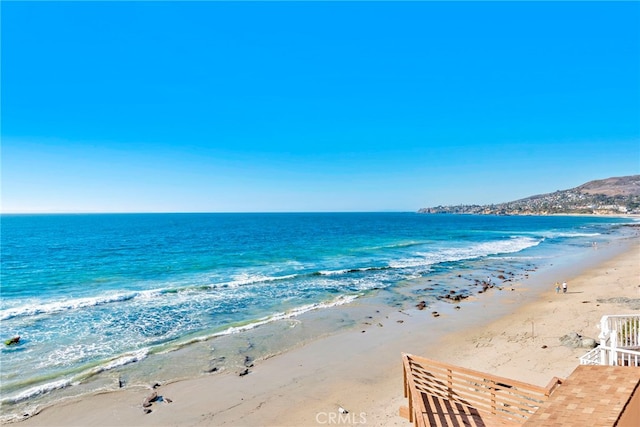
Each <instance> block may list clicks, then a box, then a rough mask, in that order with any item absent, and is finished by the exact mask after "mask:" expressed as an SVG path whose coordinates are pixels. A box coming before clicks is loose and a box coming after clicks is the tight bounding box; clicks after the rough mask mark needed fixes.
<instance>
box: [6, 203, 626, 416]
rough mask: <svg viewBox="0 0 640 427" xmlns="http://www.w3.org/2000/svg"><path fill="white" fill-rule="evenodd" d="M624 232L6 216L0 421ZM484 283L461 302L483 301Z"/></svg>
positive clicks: (456, 222)
mask: <svg viewBox="0 0 640 427" xmlns="http://www.w3.org/2000/svg"><path fill="white" fill-rule="evenodd" d="M625 222H630V220H626V219H621V218H601V217H569V216H557V217H535V216H530V217H525V216H518V217H511V216H503V217H502V216H501V217H498V216H470V215H420V214H415V213H334V214H330V213H318V214H312V213H300V214H113V215H107V214H104V215H103V214H95V215H3V216H2V217H1V227H2V229H1V231H2V239H1V250H2V252H1V256H2V258H1V261H2V263H1V276H0V279H1V296H2V298H1V303H0V322H1V326H2V328H1V330H2V336H1V338H2V340H3V341H4V340H5V339H8V338H11V337H13V336H17V335H19V336H20V337H21V340H20V343H19V344H18V345H13V346H5V345H2V351H1V353H0V357H1V359H0V362H1V365H0V366H1V386H0V387H1V389H0V391H1V396H2V398H1V399H2V417H3V419H4V420H10V419H15V418H16V417H17V418H20V417H22V416H24V414H25V413H29V412H31V411H33V410H34V408H35V407H37V406H38V405H42V404H44V403H46V402H50V401H53V400H55V399H57V398H62V397H65V396H72V395H78V394H82V393H88V392H92V391H95V390H96V389H98V388H101V389H104V388H110V387H111V388H113V387H120V386H127V385H128V384H134V383H135V382H136V381H137V380H136V376H135V375H136V374H135V373H134V372H143V373H139V375H142V376H144V375H148V374H149V373H151V372H152V373H153V375H155V377H154V378H161V379H166V380H170V379H172V378H171V377H172V376H174V377H180V376H185V375H187V376H188V375H193V374H194V373H195V372H202V371H206V370H207V369H208V368H210V366H211V365H210V363H211V359H212V358H214V356H212V355H211V352H212V351H213V347H214V346H218V343H222V342H223V341H222V340H223V338H224V337H228V338H229V337H233V338H229V339H228V341H227V343H228V344H225V345H229V346H233V342H236V343H240V344H238V345H246V342H245V341H242V338H241V337H243V334H248V333H250V331H253V330H256V329H258V328H263V327H266V326H267V325H270V324H276V323H277V322H281V321H284V320H287V321H292V320H293V319H296V318H297V317H298V316H300V315H302V314H303V313H309V312H321V311H322V310H328V309H329V308H330V307H333V306H337V305H348V304H354V303H357V302H358V301H363V300H366V299H367V298H373V297H375V296H376V295H379V294H380V293H381V292H384V293H385V295H387V302H388V303H389V304H391V305H394V306H399V307H402V306H409V305H410V304H413V303H414V299H412V298H410V296H411V295H410V292H409V296H407V292H406V289H408V287H409V286H410V284H411V283H416V282H419V281H421V280H423V281H424V280H426V279H430V278H438V280H437V283H438V284H437V285H436V286H434V288H433V293H434V297H435V296H436V293H438V292H440V293H442V292H446V291H447V289H448V287H449V286H453V283H452V282H447V279H446V278H445V276H443V272H445V271H446V272H450V271H452V270H453V271H456V270H462V269H464V270H465V271H466V272H467V276H469V277H473V276H474V274H475V276H476V277H478V278H485V277H486V276H487V275H490V276H493V277H497V272H498V271H502V272H503V271H509V272H510V273H511V276H513V277H517V275H518V274H520V273H523V272H524V271H530V270H531V268H532V266H533V267H534V268H538V267H544V265H547V264H550V263H552V262H553V260H556V261H557V260H558V259H559V258H560V257H566V256H571V255H572V254H574V255H579V253H580V252H581V251H585V250H588V249H589V248H590V247H591V245H592V244H593V242H599V243H600V244H602V243H606V242H608V241H611V240H615V239H621V238H624V237H625V229H626V227H623V226H621V225H622V224H624V223H625ZM495 280H496V282H499V280H498V279H495ZM476 282H477V281H476ZM474 285H477V283H473V281H469V282H468V283H467V284H466V285H465V284H463V289H461V290H459V292H462V293H467V294H471V293H473V292H476V291H477V289H476V288H474ZM456 286H457V287H458V288H459V287H460V283H459V282H458V283H456ZM465 286H466V287H465ZM276 331H277V329H276ZM234 339H235V340H236V341H233V340H234ZM274 342H277V340H275V341H274ZM199 343H200V344H201V343H207V347H206V351H201V350H198V351H193V352H192V354H191V357H190V359H189V360H191V362H190V363H191V364H192V365H197V367H195V368H193V371H188V370H182V371H180V372H179V373H176V372H172V370H171V369H167V368H166V365H167V363H168V361H169V360H170V357H171V356H170V354H172V352H175V351H178V350H180V351H188V349H189V348H190V346H193V348H196V347H195V346H196V344H199ZM274 346H276V347H277V344H274ZM229 348H230V347H229ZM269 351H277V348H276V349H274V348H270V350H269ZM223 359H224V357H219V361H220V366H223V365H224V362H223ZM145 364H146V365H145ZM141 366H145V367H146V368H144V369H141V368H140V367H141ZM161 366H164V368H161ZM185 369H186V368H185ZM114 378H117V379H118V381H114ZM114 384H117V385H114Z"/></svg>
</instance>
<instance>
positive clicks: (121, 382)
mask: <svg viewBox="0 0 640 427" xmlns="http://www.w3.org/2000/svg"><path fill="white" fill-rule="evenodd" d="M125 384H126V382H125V380H123V379H122V377H118V388H122V387H124V385H125Z"/></svg>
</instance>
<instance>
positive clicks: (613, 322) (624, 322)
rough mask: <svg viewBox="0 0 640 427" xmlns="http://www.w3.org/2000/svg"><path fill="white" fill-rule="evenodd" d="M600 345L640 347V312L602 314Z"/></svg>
mask: <svg viewBox="0 0 640 427" xmlns="http://www.w3.org/2000/svg"><path fill="white" fill-rule="evenodd" d="M599 338H600V345H604V346H607V345H610V346H612V347H623V348H636V347H640V314H622V315H613V316H602V319H600V336H599Z"/></svg>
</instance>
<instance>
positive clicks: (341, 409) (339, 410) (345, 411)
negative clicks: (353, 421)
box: [338, 405, 349, 414]
mask: <svg viewBox="0 0 640 427" xmlns="http://www.w3.org/2000/svg"><path fill="white" fill-rule="evenodd" d="M338 412H340V413H341V414H348V413H349V411H347V410H346V409H344V408H343V407H342V406H340V405H338Z"/></svg>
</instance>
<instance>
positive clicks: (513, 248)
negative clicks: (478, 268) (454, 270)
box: [389, 237, 544, 268]
mask: <svg viewBox="0 0 640 427" xmlns="http://www.w3.org/2000/svg"><path fill="white" fill-rule="evenodd" d="M543 240H544V239H534V238H531V237H512V238H511V239H508V240H500V241H496V242H484V243H477V244H475V245H470V246H465V247H460V248H445V249H441V250H438V251H434V252H416V253H415V255H416V256H415V257H413V258H405V259H401V260H398V261H394V262H391V263H390V264H389V265H390V266H391V267H393V268H411V267H423V266H429V265H433V264H438V263H442V262H452V261H461V260H465V259H473V258H478V257H483V256H489V255H498V254H506V253H515V252H520V251H522V250H524V249H527V248H530V247H533V246H537V245H539V244H540V243H541V242H542V241H543Z"/></svg>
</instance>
